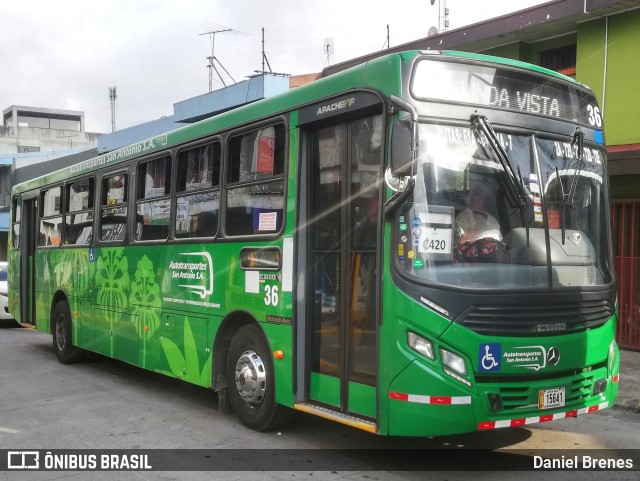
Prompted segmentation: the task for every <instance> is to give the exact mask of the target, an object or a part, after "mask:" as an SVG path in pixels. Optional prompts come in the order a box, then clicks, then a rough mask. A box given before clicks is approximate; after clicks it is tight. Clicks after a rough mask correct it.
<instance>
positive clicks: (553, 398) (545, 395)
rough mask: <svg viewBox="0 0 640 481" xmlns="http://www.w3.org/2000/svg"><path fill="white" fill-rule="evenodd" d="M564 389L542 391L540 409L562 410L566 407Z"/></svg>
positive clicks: (539, 399) (539, 400)
mask: <svg viewBox="0 0 640 481" xmlns="http://www.w3.org/2000/svg"><path fill="white" fill-rule="evenodd" d="M564 400H565V398H564V388H563V387H558V388H554V389H540V392H539V396H538V407H539V408H540V409H552V408H561V407H563V406H564Z"/></svg>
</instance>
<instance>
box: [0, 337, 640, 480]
mask: <svg viewBox="0 0 640 481" xmlns="http://www.w3.org/2000/svg"><path fill="white" fill-rule="evenodd" d="M0 363H1V367H2V369H0V449H80V448H81V449H101V450H104V449H137V448H145V449H167V448H184V449H186V448H189V449H203V448H206V449H217V450H220V449H235V450H241V449H243V450H249V451H239V452H240V453H242V456H240V459H239V460H238V463H239V466H238V469H241V468H242V466H243V463H246V466H247V470H248V472H223V473H221V472H216V473H211V474H207V473H202V472H201V473H190V472H144V473H141V472H135V473H133V472H129V473H127V472H120V473H115V472H96V473H77V472H75V473H68V472H37V473H34V472H31V473H14V472H11V473H8V472H4V473H2V472H0V479H25V480H27V479H28V480H31V479H47V480H49V479H61V478H64V479H67V478H68V479H74V480H75V479H92V480H93V479H153V480H165V479H167V480H168V479H229V480H235V479H243V480H244V479H265V478H266V479H282V480H284V479H287V480H292V479H293V480H295V479H300V478H304V479H398V480H402V479H404V480H413V479H416V480H417V479H443V475H444V474H445V473H443V472H435V473H431V474H429V473H424V472H422V473H419V472H409V471H400V469H402V468H401V467H398V468H397V470H396V469H391V470H390V471H389V472H380V471H371V470H370V469H371V468H370V467H369V466H366V465H363V468H362V469H361V470H348V471H341V470H336V471H333V472H332V471H327V470H322V471H319V472H315V473H311V472H304V471H300V470H297V471H292V472H287V471H286V470H274V471H265V472H260V471H252V470H253V469H255V466H260V465H261V462H260V451H258V450H260V449H263V450H265V449H269V450H274V449H282V450H291V449H298V450H299V449H320V448H324V449H355V448H357V449H377V448H385V449H394V448H404V449H420V448H448V449H449V450H451V449H453V450H456V453H455V455H456V458H459V459H460V460H461V462H462V461H463V460H464V459H465V457H469V456H471V455H473V451H471V452H470V451H467V450H465V448H490V449H494V450H496V451H494V452H491V453H488V454H487V453H486V452H484V451H483V453H484V455H487V456H488V461H487V462H488V463H491V464H489V466H495V468H496V469H497V470H499V469H500V464H501V463H506V462H508V461H509V460H510V459H511V456H513V454H510V451H511V453H513V450H525V451H530V452H532V453H535V451H532V450H535V449H541V448H544V449H608V450H615V449H623V448H627V449H629V448H632V449H640V438H639V437H638V435H637V433H638V432H640V414H637V413H634V412H633V411H631V410H625V409H622V408H619V407H616V408H614V409H609V410H605V411H603V412H600V413H595V414H590V415H585V416H580V417H579V418H578V419H567V420H562V421H556V422H553V423H546V424H543V425H534V426H533V427H531V428H527V429H524V428H518V429H512V430H498V431H492V432H484V433H475V434H470V435H465V436H455V437H447V438H433V439H414V438H408V439H406V438H395V439H393V438H384V437H377V436H372V435H369V434H367V433H365V432H362V431H358V430H355V429H353V428H349V427H345V426H342V425H339V424H335V423H332V422H329V421H325V420H322V419H319V418H315V417H312V416H308V415H305V414H302V413H296V415H295V418H294V422H293V423H292V424H291V425H290V426H287V427H286V428H284V429H282V430H281V431H280V432H269V433H256V432H253V431H250V430H248V429H246V428H245V427H244V426H242V424H240V422H239V421H238V420H237V419H236V418H235V417H233V416H231V415H225V414H221V413H219V412H218V411H217V410H216V405H217V403H216V396H215V394H214V393H212V392H210V391H209V390H207V389H203V388H198V387H196V386H192V385H189V384H186V383H184V382H181V381H178V380H174V379H169V378H166V377H163V376H160V375H156V374H153V373H148V372H145V371H142V370H140V369H137V368H134V367H132V366H129V365H126V364H123V363H121V362H117V361H113V360H109V359H106V358H103V357H99V356H95V358H94V359H92V360H90V361H88V362H85V363H81V364H75V365H70V366H65V365H62V364H59V363H58V361H57V360H56V358H55V355H54V354H53V351H52V349H51V338H50V336H48V335H45V334H42V333H39V332H36V331H33V330H29V329H23V328H2V329H0ZM263 452H267V451H263ZM448 452H450V451H448ZM518 453H519V454H518V456H520V455H521V454H520V453H521V451H518ZM243 456H248V458H245V459H244V460H243V459H242V458H243ZM337 456H340V453H338V454H337ZM436 457H437V456H436ZM419 461H420V463H421V464H420V466H421V469H423V470H425V471H430V470H435V469H437V468H438V466H439V465H438V459H420V460H419ZM266 462H268V460H266ZM336 462H337V461H336ZM374 466H375V464H374ZM552 474H553V477H554V479H575V476H576V474H577V473H571V472H566V471H565V472H554V473H552ZM601 474H602V473H598V472H582V473H579V476H580V478H581V479H601ZM312 475H313V477H311V476H312ZM470 475H471V473H468V472H464V471H462V472H449V473H446V479H448V480H458V479H467V478H468V477H469V476H470ZM549 475H550V473H549V472H546V473H545V472H528V473H526V479H540V480H542V479H548V477H549ZM637 475H638V472H637V471H636V472H615V473H612V479H637ZM473 476H474V479H487V480H489V479H491V480H495V479H512V478H513V476H515V473H508V472H507V473H493V472H480V473H473Z"/></svg>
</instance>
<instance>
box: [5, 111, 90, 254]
mask: <svg viewBox="0 0 640 481" xmlns="http://www.w3.org/2000/svg"><path fill="white" fill-rule="evenodd" d="M99 135H100V134H96V133H90V132H85V128H84V112H81V111H75V110H57V109H48V108H39V107H26V106H22V105H12V106H10V107H8V108H6V109H4V110H3V112H2V125H0V194H2V197H1V198H0V261H4V260H6V259H7V237H8V233H9V224H10V219H9V205H10V199H9V196H10V193H11V186H12V185H13V184H14V183H16V182H19V181H21V180H26V179H25V178H23V176H21V175H20V173H21V172H24V171H30V177H37V176H38V175H42V174H44V173H46V172H50V171H52V170H55V169H56V168H59V167H57V164H56V166H55V167H54V166H52V165H51V164H49V162H50V161H52V160H53V159H58V158H61V157H67V156H69V155H71V154H76V153H78V152H83V151H87V150H93V151H94V152H95V148H96V145H97V139H98V137H99ZM45 163H46V164H45ZM54 163H55V162H54ZM40 164H41V168H40V169H38V168H37V166H38V165H40ZM45 166H46V167H45ZM34 167H35V168H34Z"/></svg>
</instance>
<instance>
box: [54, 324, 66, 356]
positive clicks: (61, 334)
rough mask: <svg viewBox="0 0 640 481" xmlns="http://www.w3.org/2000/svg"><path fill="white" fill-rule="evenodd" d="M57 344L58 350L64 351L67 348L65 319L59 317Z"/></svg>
mask: <svg viewBox="0 0 640 481" xmlns="http://www.w3.org/2000/svg"><path fill="white" fill-rule="evenodd" d="M55 329H56V344H57V345H58V350H60V351H63V350H64V348H65V343H66V342H65V336H64V319H63V318H61V317H58V319H56V327H55Z"/></svg>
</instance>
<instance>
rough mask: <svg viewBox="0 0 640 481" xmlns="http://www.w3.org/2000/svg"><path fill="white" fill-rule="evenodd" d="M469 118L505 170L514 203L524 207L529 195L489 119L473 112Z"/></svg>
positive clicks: (527, 202)
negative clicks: (484, 137) (482, 134)
mask: <svg viewBox="0 0 640 481" xmlns="http://www.w3.org/2000/svg"><path fill="white" fill-rule="evenodd" d="M469 120H470V121H471V124H472V125H473V126H475V128H476V129H479V130H481V131H482V132H483V133H484V135H485V136H486V137H487V140H488V141H489V145H490V146H491V149H492V150H493V151H494V152H495V153H496V155H497V156H498V161H499V162H500V164H501V165H502V168H503V169H504V171H505V172H506V174H507V178H508V179H509V182H508V183H507V186H508V187H509V190H510V193H511V195H512V196H513V199H514V201H515V203H516V205H517V206H518V207H520V208H522V207H526V206H527V205H528V204H529V195H528V194H527V191H526V190H525V188H524V186H523V185H522V181H521V179H520V178H519V177H518V175H516V172H515V171H514V170H513V166H512V165H511V161H510V160H509V157H508V156H507V153H506V152H505V150H504V149H503V148H502V145H501V144H500V141H499V140H498V137H497V136H496V133H495V131H494V130H493V127H492V126H491V124H490V123H489V120H487V118H486V117H485V116H484V115H478V114H473V115H472V116H471V118H470V119H469Z"/></svg>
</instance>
